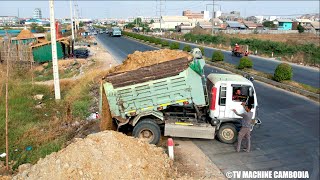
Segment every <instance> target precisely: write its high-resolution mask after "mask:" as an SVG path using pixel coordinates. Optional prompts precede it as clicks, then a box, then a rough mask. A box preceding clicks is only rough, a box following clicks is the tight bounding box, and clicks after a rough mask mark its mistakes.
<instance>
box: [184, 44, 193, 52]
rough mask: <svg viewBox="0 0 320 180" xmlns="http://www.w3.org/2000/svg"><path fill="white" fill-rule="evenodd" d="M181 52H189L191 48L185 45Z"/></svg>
mask: <svg viewBox="0 0 320 180" xmlns="http://www.w3.org/2000/svg"><path fill="white" fill-rule="evenodd" d="M183 51H187V52H190V51H191V46H190V45H185V46H184V47H183Z"/></svg>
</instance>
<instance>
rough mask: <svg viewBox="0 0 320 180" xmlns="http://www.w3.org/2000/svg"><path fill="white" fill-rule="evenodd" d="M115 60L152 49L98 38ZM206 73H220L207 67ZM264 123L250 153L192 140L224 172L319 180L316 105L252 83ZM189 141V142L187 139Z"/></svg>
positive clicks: (132, 42) (211, 142) (120, 40)
mask: <svg viewBox="0 0 320 180" xmlns="http://www.w3.org/2000/svg"><path fill="white" fill-rule="evenodd" d="M98 39H99V40H100V42H102V43H103V44H104V46H105V47H106V48H107V50H108V51H109V52H111V53H114V54H113V55H114V56H115V57H116V58H121V59H124V57H125V54H130V53H132V52H133V51H135V50H151V49H154V48H152V47H149V46H146V45H143V44H140V43H137V42H135V41H132V40H128V39H125V38H109V37H105V36H103V35H100V36H98ZM205 72H206V74H208V73H212V72H213V73H215V72H219V73H220V72H221V71H220V70H218V69H215V68H213V67H211V66H206V68H205ZM254 85H255V88H256V91H257V94H258V101H259V106H260V111H259V117H260V118H261V120H262V121H263V124H262V125H261V127H260V128H259V129H256V130H255V131H254V132H253V134H252V139H253V140H252V144H253V145H252V152H250V153H245V152H241V153H236V152H235V149H234V147H233V145H229V144H223V143H220V142H219V141H217V140H213V141H212V140H199V139H193V140H192V141H193V142H194V143H195V144H196V145H197V146H198V147H199V148H200V149H201V150H202V151H203V152H204V153H205V154H206V155H207V156H208V157H209V158H210V159H211V160H212V161H213V162H214V163H215V164H216V165H217V166H218V167H219V168H220V169H221V170H222V171H223V172H224V173H226V172H227V171H231V170H278V171H280V170H307V171H309V175H310V177H311V176H314V177H315V178H314V179H319V104H318V103H315V102H313V101H310V100H308V99H306V98H304V97H301V96H298V95H295V94H292V93H289V92H286V91H283V90H280V89H277V88H274V87H271V86H269V85H266V84H263V83H260V82H254ZM186 140H188V139H186Z"/></svg>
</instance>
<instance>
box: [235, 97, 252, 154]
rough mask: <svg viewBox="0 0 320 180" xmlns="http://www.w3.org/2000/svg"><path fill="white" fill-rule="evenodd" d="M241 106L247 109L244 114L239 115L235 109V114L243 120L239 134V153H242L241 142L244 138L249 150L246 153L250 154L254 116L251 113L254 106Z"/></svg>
mask: <svg viewBox="0 0 320 180" xmlns="http://www.w3.org/2000/svg"><path fill="white" fill-rule="evenodd" d="M241 105H242V106H243V107H244V109H245V112H244V113H242V114H239V113H238V112H237V111H236V110H235V109H233V112H234V113H235V114H236V115H238V116H241V117H242V118H243V119H242V120H241V129H240V131H239V134H238V143H237V152H240V148H241V142H242V139H243V138H244V137H245V138H246V139H247V149H246V150H245V151H246V152H250V147H251V131H250V129H251V121H252V116H253V113H252V112H251V109H252V106H251V105H250V104H249V105H245V103H242V104H241Z"/></svg>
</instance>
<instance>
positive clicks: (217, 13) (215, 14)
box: [214, 11, 222, 18]
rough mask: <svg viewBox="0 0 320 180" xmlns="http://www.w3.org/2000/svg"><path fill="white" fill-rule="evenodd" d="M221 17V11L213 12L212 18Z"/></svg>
mask: <svg viewBox="0 0 320 180" xmlns="http://www.w3.org/2000/svg"><path fill="white" fill-rule="evenodd" d="M221 15H222V11H215V12H214V17H215V18H219V17H220V16H221Z"/></svg>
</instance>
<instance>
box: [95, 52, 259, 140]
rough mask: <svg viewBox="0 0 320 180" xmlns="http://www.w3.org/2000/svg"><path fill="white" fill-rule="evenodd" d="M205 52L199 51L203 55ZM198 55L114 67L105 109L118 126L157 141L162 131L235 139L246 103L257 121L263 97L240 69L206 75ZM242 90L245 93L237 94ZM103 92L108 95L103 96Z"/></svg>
mask: <svg viewBox="0 0 320 180" xmlns="http://www.w3.org/2000/svg"><path fill="white" fill-rule="evenodd" d="M199 54H200V55H199ZM193 55H194V56H193V59H192V58H191V59H188V58H179V59H175V60H171V61H166V62H162V63H158V64H155V65H151V66H147V67H141V68H139V69H136V70H132V71H127V72H121V73H113V74H109V75H107V76H106V77H105V79H104V81H103V83H102V86H101V101H100V102H104V105H103V103H102V105H101V106H100V108H101V111H102V112H101V114H105V112H107V111H110V116H111V119H112V122H113V124H114V125H115V126H116V130H118V131H123V130H127V131H130V132H131V133H132V135H133V136H134V137H138V138H141V139H143V140H145V141H148V142H149V143H152V144H157V143H158V142H159V140H160V138H161V135H162V134H163V135H164V136H170V137H186V138H203V139H214V138H215V137H216V136H217V137H218V139H219V140H220V141H222V142H224V143H234V142H235V141H236V138H237V134H238V131H239V126H240V119H241V117H240V116H237V115H236V114H235V113H234V112H233V111H232V109H236V110H237V111H238V112H244V109H243V107H242V105H241V104H242V103H243V102H245V103H246V104H251V105H252V107H253V108H252V111H253V121H252V126H254V125H255V124H260V123H261V121H260V120H259V119H258V118H257V109H258V102H257V96H256V92H255V89H254V86H253V83H252V81H250V80H248V79H247V78H245V77H242V76H240V75H232V74H209V75H208V76H207V77H205V75H204V71H203V68H204V65H205V61H204V60H203V59H202V55H201V51H200V50H199V49H198V48H196V49H194V50H193ZM237 90H241V92H242V97H243V98H242V99H240V98H239V99H237V100H234V99H233V94H234V92H236V91H237ZM103 98H104V100H103Z"/></svg>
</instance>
